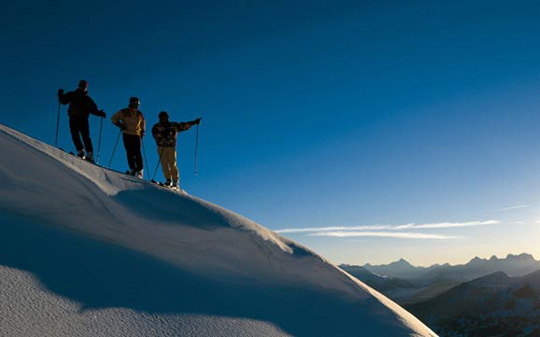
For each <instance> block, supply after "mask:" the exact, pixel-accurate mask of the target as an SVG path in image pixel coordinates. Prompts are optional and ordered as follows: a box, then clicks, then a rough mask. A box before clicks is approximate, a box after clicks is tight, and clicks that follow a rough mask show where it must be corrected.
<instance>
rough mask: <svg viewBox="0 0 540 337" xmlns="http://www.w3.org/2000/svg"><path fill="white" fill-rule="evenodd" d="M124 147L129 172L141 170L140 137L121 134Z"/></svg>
mask: <svg viewBox="0 0 540 337" xmlns="http://www.w3.org/2000/svg"><path fill="white" fill-rule="evenodd" d="M122 139H123V140H124V147H125V148H126V155H127V161H128V165H129V169H130V170H131V171H135V172H136V171H140V170H142V169H143V158H142V155H141V137H139V136H137V135H126V134H125V133H124V134H122Z"/></svg>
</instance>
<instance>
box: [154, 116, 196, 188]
mask: <svg viewBox="0 0 540 337" xmlns="http://www.w3.org/2000/svg"><path fill="white" fill-rule="evenodd" d="M200 123H201V119H200V118H197V119H196V120H194V121H191V122H180V123H176V122H169V114H168V113H167V112H166V111H162V112H160V113H159V122H158V123H156V124H155V125H154V126H153V127H152V135H153V136H154V139H155V141H156V145H157V147H158V155H159V159H160V161H161V169H162V170H163V176H164V177H165V179H166V181H165V185H167V186H171V187H173V188H178V179H179V178H180V173H179V172H178V168H177V167H176V136H177V135H178V132H182V131H186V130H189V128H191V127H192V126H193V125H198V124H200ZM171 180H172V182H171Z"/></svg>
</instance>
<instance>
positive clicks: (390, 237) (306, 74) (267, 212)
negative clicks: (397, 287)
mask: <svg viewBox="0 0 540 337" xmlns="http://www.w3.org/2000/svg"><path fill="white" fill-rule="evenodd" d="M0 16H1V17H0V19H1V20H0V27H1V30H0V34H1V38H2V44H3V48H2V50H3V52H2V53H1V54H0V60H1V62H2V64H3V65H4V67H2V70H1V73H2V81H1V82H0V95H1V100H0V102H1V103H0V111H1V115H2V123H5V124H7V125H9V126H11V127H14V128H16V129H18V130H20V131H23V132H25V133H28V134H30V135H32V136H34V137H36V138H38V139H41V140H43V141H46V142H48V143H50V144H53V143H54V135H55V126H56V113H57V101H56V91H57V89H58V88H64V89H66V90H73V89H74V88H75V87H76V84H77V82H78V80H79V79H81V78H84V79H87V80H88V81H89V93H90V95H91V97H93V98H94V100H95V101H96V103H97V104H98V106H99V107H100V108H103V109H104V110H105V111H106V112H107V114H108V115H109V116H110V115H112V114H113V113H115V112H116V111H118V110H119V109H121V108H123V107H125V106H127V103H128V99H129V97H130V96H138V97H140V98H141V110H142V111H143V112H144V113H145V116H146V119H147V122H148V124H149V125H152V124H154V123H155V122H157V114H158V112H159V111H161V110H166V111H168V112H169V113H170V115H171V119H173V120H177V121H185V120H191V119H194V118H196V117H199V116H201V117H202V118H203V122H202V125H201V127H200V135H199V136H200V143H199V150H200V151H199V174H198V175H197V176H195V175H194V174H193V169H194V167H193V165H194V147H195V142H194V141H195V132H194V129H192V130H190V131H188V132H186V133H183V134H181V135H180V137H179V145H178V156H179V168H180V172H181V185H182V186H183V187H184V188H185V189H186V190H187V191H188V192H190V193H192V194H194V195H197V196H200V197H202V198H205V199H207V200H209V201H212V202H215V203H217V204H220V205H222V206H224V207H226V208H229V209H231V210H233V211H235V212H238V213H240V214H243V215H245V216H247V217H248V218H251V219H253V220H255V221H257V222H259V223H261V224H263V225H265V226H267V227H269V228H271V229H274V230H283V229H302V228H315V229H314V230H313V231H309V232H299V231H296V232H288V233H284V234H285V235H287V236H289V237H291V238H293V239H295V240H297V241H299V242H301V243H304V244H306V245H307V246H309V247H311V248H313V249H314V250H316V251H318V252H320V253H322V254H323V255H324V256H327V257H328V258H329V259H330V260H332V261H333V262H336V263H341V262H347V263H359V264H361V263H366V262H371V263H386V262H390V261H392V260H396V259H398V258H400V257H404V258H406V259H408V260H410V261H411V262H413V263H416V264H430V263H436V262H450V263H463V262H466V261H467V260H468V259H470V258H472V257H473V256H475V255H478V256H483V257H489V256H491V255H493V254H496V255H498V256H502V255H506V254H507V253H521V252H529V253H532V254H533V255H535V256H536V257H537V258H540V248H539V247H538V244H537V241H538V238H540V224H539V223H538V222H537V221H538V220H540V214H538V213H539V212H538V211H539V209H538V191H539V187H540V184H539V183H540V181H539V178H540V173H539V171H540V170H539V167H540V159H539V158H540V153H539V147H540V137H539V135H540V132H539V130H540V123H539V122H540V117H539V103H540V95H539V93H540V80H539V78H538V74H539V73H540V61H539V60H540V46H538V43H537V41H538V36H540V24H539V23H540V4H539V3H538V2H536V1H517V2H513V3H509V2H507V1H454V2H451V3H443V2H441V1H436V2H435V1H411V2H407V3H405V2H402V1H295V0H293V1H228V2H226V3H225V2H221V1H199V2H197V3H196V4H195V3H191V2H184V1H177V2H159V1H158V2H142V1H132V2H114V3H109V2H105V1H97V2H91V3H81V2H66V1H59V2H55V3H53V4H51V3H41V2H25V3H20V2H15V1H11V2H10V3H8V4H6V5H5V8H4V9H3V11H2V13H1V14H0ZM90 120H91V134H92V137H93V140H94V146H95V147H97V140H98V135H99V119H98V118H96V117H94V116H91V117H90ZM116 136H117V129H116V128H114V127H113V126H112V125H111V124H110V123H109V122H108V121H106V122H105V123H104V128H103V138H102V146H101V153H100V162H101V163H102V164H107V163H108V161H109V158H110V156H111V152H112V149H113V146H114V141H115V139H116ZM59 146H61V147H63V148H65V149H69V150H72V149H73V145H72V143H71V140H70V138H69V132H68V126H67V114H66V108H63V109H62V119H61V128H60V140H59ZM145 148H146V152H147V155H148V164H149V169H148V168H147V170H146V171H147V173H148V172H149V171H150V173H153V171H154V168H155V165H156V163H157V154H156V147H155V144H154V143H153V140H152V139H150V137H146V138H145ZM112 167H113V168H115V169H119V170H125V169H126V168H127V164H126V161H125V155H124V150H123V148H121V147H120V148H119V150H118V152H117V153H116V155H115V157H114V160H113V165H112ZM157 177H158V179H161V172H160V171H158V175H157ZM407 224H416V226H409V227H403V226H402V225H407ZM429 224H446V226H445V225H436V226H428V225H429ZM420 225H424V226H420ZM351 226H356V229H351V228H348V229H347V228H345V229H340V230H339V231H338V232H340V233H342V232H346V233H348V234H336V233H335V231H330V229H329V228H328V227H351ZM359 226H360V227H359ZM366 226H368V228H365V227H366ZM369 226H382V227H371V229H370V228H369ZM399 226H402V227H399ZM317 228H318V229H320V230H316V229H317ZM325 228H326V229H328V230H325ZM377 228H378V229H377ZM328 233H333V236H328ZM351 233H355V234H351ZM366 233H368V234H366ZM376 233H380V234H376ZM395 233H402V234H399V235H396V234H395ZM417 234H418V235H417Z"/></svg>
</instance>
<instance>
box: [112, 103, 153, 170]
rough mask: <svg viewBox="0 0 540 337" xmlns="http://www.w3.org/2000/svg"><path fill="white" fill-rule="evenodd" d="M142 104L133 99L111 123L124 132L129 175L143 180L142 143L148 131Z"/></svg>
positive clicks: (113, 117) (116, 114) (115, 115)
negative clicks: (140, 106)
mask: <svg viewBox="0 0 540 337" xmlns="http://www.w3.org/2000/svg"><path fill="white" fill-rule="evenodd" d="M140 104H141V101H140V100H139V99H138V98H137V97H131V98H130V99H129V106H128V107H127V108H125V109H122V110H120V111H118V112H117V113H115V114H114V115H113V116H112V117H111V121H112V122H113V124H114V125H116V126H117V127H119V128H120V129H121V130H122V139H123V141H124V147H125V149H126V155H127V161H128V165H129V169H130V171H129V172H128V173H129V174H131V175H134V176H137V177H139V178H141V179H142V177H143V158H142V155H141V143H142V138H143V137H144V133H145V131H146V121H145V119H144V115H143V113H142V112H141V110H139V105H140Z"/></svg>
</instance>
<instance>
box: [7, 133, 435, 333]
mask: <svg viewBox="0 0 540 337" xmlns="http://www.w3.org/2000/svg"><path fill="white" fill-rule="evenodd" d="M0 149H1V156H0V157H1V158H2V159H1V165H0V183H1V190H0V201H1V203H0V204H1V206H0V215H1V223H0V336H40V337H43V336H130V337H133V336H305V337H313V336H325V337H328V336H392V337H394V336H435V334H434V333H433V332H432V331H431V330H429V329H428V328H427V327H426V326H425V325H424V324H422V323H421V322H420V321H419V320H417V319H416V318H415V317H414V316H412V315H411V314H409V313H408V312H407V311H405V310H404V309H402V308H401V307H399V306H398V305H397V304H395V303H394V302H392V301H390V300H389V299H387V298H386V297H384V296H383V295H381V294H380V293H378V292H376V291H375V290H373V289H371V288H369V287H368V286H366V285H364V284H363V283H361V282H359V281H358V280H356V279H355V278H353V277H352V276H350V275H348V274H347V273H345V272H343V271H342V270H341V269H339V268H337V267H335V266H334V265H332V264H331V263H329V262H328V261H326V260H325V259H324V258H322V257H320V256H319V255H317V254H316V253H314V252H312V251H310V250H309V249H307V248H305V247H302V246H301V245H299V244H297V243H295V242H293V241H291V240H289V239H287V238H284V237H281V236H280V235H278V234H276V233H274V232H272V231H270V230H268V229H266V228H264V227H262V226H260V225H258V224H256V223H254V222H252V221H250V220H248V219H246V218H244V217H242V216H240V215H238V214H235V213H233V212H231V211H229V210H226V209H224V208H222V207H219V206H217V205H214V204H211V203H209V202H207V201H204V200H201V199H199V198H196V197H194V196H191V195H189V194H187V193H180V192H174V191H171V190H167V189H165V188H163V187H159V186H157V185H154V184H152V183H149V182H146V181H142V180H139V179H137V178H134V177H129V176H126V175H124V174H121V173H118V172H115V171H112V170H108V169H105V168H102V167H98V166H96V165H93V164H90V163H87V162H84V161H82V160H80V159H78V158H75V157H73V156H71V155H69V154H66V153H64V152H63V151H61V150H59V149H56V148H54V147H51V146H49V145H47V144H44V143H42V142H40V141H38V140H35V139H32V138H30V137H28V136H26V135H24V134H21V133H19V132H17V131H15V130H12V129H10V128H8V127H6V126H3V125H2V126H0Z"/></svg>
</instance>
